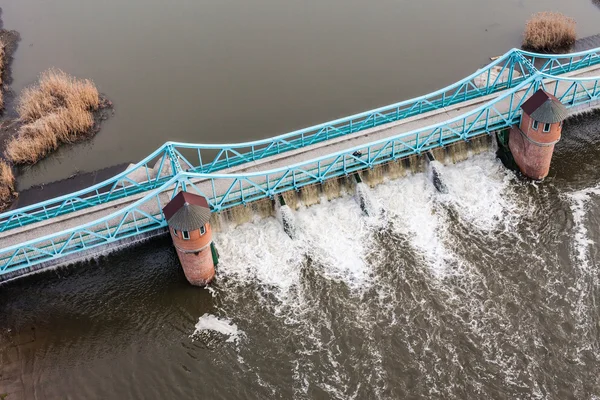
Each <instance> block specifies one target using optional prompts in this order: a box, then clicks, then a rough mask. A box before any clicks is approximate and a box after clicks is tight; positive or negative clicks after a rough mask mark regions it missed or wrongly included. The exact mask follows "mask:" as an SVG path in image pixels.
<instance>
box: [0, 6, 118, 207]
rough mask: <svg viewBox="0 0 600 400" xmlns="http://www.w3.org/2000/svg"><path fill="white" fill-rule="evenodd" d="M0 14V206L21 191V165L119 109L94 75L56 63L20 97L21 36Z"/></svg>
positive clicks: (84, 136) (88, 132)
mask: <svg viewBox="0 0 600 400" xmlns="http://www.w3.org/2000/svg"><path fill="white" fill-rule="evenodd" d="M1 17H2V10H1V9H0V73H1V74H0V84H1V90H0V211H1V210H3V209H6V208H8V207H9V206H10V204H11V203H12V202H13V201H14V200H15V198H16V197H17V196H18V193H17V192H16V179H15V175H19V172H22V171H19V169H18V167H19V166H22V165H32V164H36V163H37V162H39V161H40V160H42V159H43V158H45V157H47V156H48V155H50V154H51V153H53V152H54V151H56V150H57V149H58V147H59V146H62V145H65V144H72V143H77V142H81V141H85V140H89V139H90V138H91V137H93V136H94V135H95V134H96V133H98V132H99V130H100V126H101V123H102V121H104V120H106V119H108V117H109V116H110V115H112V114H113V113H114V109H113V104H112V102H111V101H110V100H108V99H107V98H106V96H105V95H103V94H101V93H100V92H99V91H98V89H97V88H96V85H95V84H94V83H93V82H92V81H91V80H89V79H79V78H75V77H73V76H71V75H69V74H67V73H65V72H63V71H61V70H59V69H54V68H50V69H47V70H46V71H44V72H43V73H42V74H41V75H40V77H39V80H38V82H37V83H36V84H34V85H30V86H28V87H26V88H25V89H24V90H23V91H22V92H21V94H20V95H19V96H18V97H17V96H16V95H15V93H14V92H13V91H12V90H11V89H10V83H11V82H12V79H11V64H12V60H13V55H14V53H15V51H16V49H17V44H18V42H19V38H20V36H19V33H18V32H16V31H8V30H4V29H2V18H1ZM15 168H17V171H16V172H15Z"/></svg>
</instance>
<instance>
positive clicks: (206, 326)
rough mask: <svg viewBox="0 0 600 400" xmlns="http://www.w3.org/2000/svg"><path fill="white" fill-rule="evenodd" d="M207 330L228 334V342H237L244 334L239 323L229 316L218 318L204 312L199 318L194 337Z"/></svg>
mask: <svg viewBox="0 0 600 400" xmlns="http://www.w3.org/2000/svg"><path fill="white" fill-rule="evenodd" d="M205 331H212V332H218V333H221V334H223V335H225V336H228V339H227V340H226V342H237V341H239V339H240V335H242V334H243V332H242V331H240V330H239V329H238V327H237V325H236V324H234V323H233V322H231V321H230V320H228V319H227V318H218V317H216V316H214V315H212V314H204V315H203V316H201V317H200V318H199V319H198V322H197V323H196V330H195V331H194V333H193V334H192V337H193V336H195V335H198V334H200V333H201V332H205Z"/></svg>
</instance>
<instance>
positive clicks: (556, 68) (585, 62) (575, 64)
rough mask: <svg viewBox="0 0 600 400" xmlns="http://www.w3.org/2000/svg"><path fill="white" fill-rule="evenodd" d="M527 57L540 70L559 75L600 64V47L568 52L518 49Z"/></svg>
mask: <svg viewBox="0 0 600 400" xmlns="http://www.w3.org/2000/svg"><path fill="white" fill-rule="evenodd" d="M516 51H518V52H519V54H521V55H523V56H524V57H526V58H527V59H528V60H529V61H530V62H531V63H532V65H533V66H534V67H535V68H536V69H537V70H538V71H540V72H543V73H546V74H550V75H557V74H564V73H566V72H572V71H577V70H580V69H583V68H587V67H590V66H592V65H597V64H600V49H591V50H586V51H581V52H578V53H568V54H539V53H532V52H529V51H525V50H516Z"/></svg>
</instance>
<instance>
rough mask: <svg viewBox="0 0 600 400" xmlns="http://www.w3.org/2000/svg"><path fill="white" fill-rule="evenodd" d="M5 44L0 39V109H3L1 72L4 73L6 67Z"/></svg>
mask: <svg viewBox="0 0 600 400" xmlns="http://www.w3.org/2000/svg"><path fill="white" fill-rule="evenodd" d="M5 48H6V45H5V44H4V42H3V41H2V40H0V110H2V109H4V91H3V90H2V89H3V82H2V74H3V73H4V68H5V67H6V65H5V63H6V51H5Z"/></svg>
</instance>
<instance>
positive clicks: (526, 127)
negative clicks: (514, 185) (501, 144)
mask: <svg viewBox="0 0 600 400" xmlns="http://www.w3.org/2000/svg"><path fill="white" fill-rule="evenodd" d="M521 108H522V109H523V116H522V118H521V124H520V125H519V126H518V127H517V126H513V127H512V128H511V130H510V136H509V139H508V147H509V148H510V152H511V153H512V155H513V157H514V159H515V162H516V163H517V166H518V167H519V169H520V170H521V172H522V173H523V175H525V176H527V177H529V178H532V179H536V180H539V179H543V178H545V177H546V176H547V175H548V171H549V170H550V162H551V161H552V153H553V152H554V145H555V144H556V143H558V141H559V140H560V135H561V132H562V122H563V121H564V120H565V119H566V118H567V117H568V116H569V112H568V110H567V109H566V107H565V106H564V105H563V104H562V103H561V102H560V100H558V99H557V98H556V97H554V96H553V95H551V94H549V93H547V92H545V91H544V90H542V89H540V90H538V91H537V92H535V93H534V94H533V96H531V97H530V98H529V99H528V100H527V101H526V102H524V103H523V105H522V106H521Z"/></svg>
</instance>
